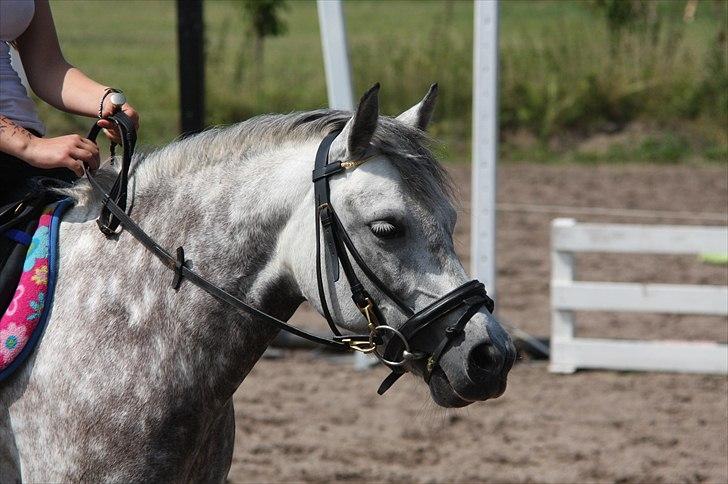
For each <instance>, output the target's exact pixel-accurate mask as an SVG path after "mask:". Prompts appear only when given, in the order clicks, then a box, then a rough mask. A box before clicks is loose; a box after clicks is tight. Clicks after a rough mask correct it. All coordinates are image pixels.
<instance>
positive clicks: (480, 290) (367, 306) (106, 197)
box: [84, 111, 494, 395]
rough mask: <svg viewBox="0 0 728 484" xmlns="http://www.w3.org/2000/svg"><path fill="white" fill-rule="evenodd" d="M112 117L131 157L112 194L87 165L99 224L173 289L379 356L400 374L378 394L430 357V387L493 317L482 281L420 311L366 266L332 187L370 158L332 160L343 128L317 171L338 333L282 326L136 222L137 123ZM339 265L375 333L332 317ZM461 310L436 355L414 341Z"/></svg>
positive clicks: (321, 233)
mask: <svg viewBox="0 0 728 484" xmlns="http://www.w3.org/2000/svg"><path fill="white" fill-rule="evenodd" d="M105 119H108V120H109V121H112V122H113V123H114V124H115V125H116V126H117V128H118V130H119V132H120V133H121V139H122V147H123V150H124V153H123V157H122V166H121V170H120V172H119V175H118V176H117V178H116V181H115V182H114V185H113V187H112V189H111V192H109V193H106V191H105V190H104V189H103V188H102V187H101V185H100V184H99V182H98V181H97V180H96V178H95V177H94V176H93V175H92V174H91V172H90V171H89V170H88V169H87V168H86V167H85V166H84V172H85V175H86V178H87V179H88V181H89V183H90V184H91V187H92V188H93V190H94V191H95V192H96V193H97V194H98V195H100V196H101V197H102V199H103V201H102V204H103V208H102V211H101V215H100V216H99V218H98V220H97V224H98V226H99V229H100V230H101V232H103V233H104V234H105V235H106V236H107V237H112V236H115V235H118V234H119V233H120V230H118V229H119V228H120V227H121V228H123V229H124V230H126V231H127V232H129V234H131V236H132V237H134V238H135V239H137V240H138V241H139V242H140V243H141V244H142V245H143V246H144V247H145V248H146V249H147V250H148V251H150V252H151V253H152V254H153V255H154V256H155V257H157V259H159V260H160V261H161V262H162V264H164V265H165V266H166V267H167V268H168V269H170V270H171V271H173V272H174V278H173V280H172V287H173V288H174V290H175V291H177V290H178V289H179V287H180V285H181V283H182V280H183V279H186V280H188V281H189V282H190V283H192V284H194V285H195V286H197V287H199V288H200V289H202V290H203V291H205V292H206V293H208V294H209V295H211V296H212V297H214V298H215V299H217V300H218V301H220V302H223V303H225V304H227V305H228V306H230V307H232V308H233V309H234V310H236V311H237V312H239V313H247V314H250V315H253V316H255V317H257V318H260V319H262V320H264V321H265V322H267V323H268V324H271V325H273V326H275V327H277V328H278V329H280V330H283V331H287V332H289V333H292V334H294V335H296V336H299V337H301V338H304V339H307V340H309V341H312V342H314V343H318V344H321V345H325V346H329V347H333V348H339V349H347V350H354V351H359V352H361V353H373V354H375V355H376V356H377V357H378V358H379V360H380V361H382V363H384V364H385V365H387V366H388V367H389V368H390V369H391V370H392V373H391V374H390V375H389V376H388V377H387V378H385V379H384V381H383V382H382V384H381V385H380V387H379V389H378V390H377V393H379V394H380V395H381V394H383V393H384V392H385V391H387V390H388V389H389V388H390V387H391V386H392V385H393V384H394V383H395V382H396V381H397V380H398V379H399V378H400V377H401V376H402V375H403V374H404V373H405V372H406V369H405V366H406V363H408V362H410V361H417V360H426V362H425V364H424V368H423V372H424V378H425V381H427V382H429V379H430V377H431V375H432V372H433V370H434V369H435V367H436V366H437V365H438V363H439V360H440V357H441V356H442V354H443V353H444V352H445V350H446V349H447V348H448V347H449V346H450V345H451V344H452V342H453V341H454V339H455V338H456V337H457V336H458V335H461V334H463V332H464V329H465V325H466V324H467V323H468V321H469V320H470V319H471V318H472V317H473V316H474V315H475V314H476V313H477V312H478V311H480V309H481V308H483V307H485V308H486V309H487V310H488V311H489V312H491V313H492V312H493V309H494V303H493V300H492V299H491V298H490V297H488V295H487V293H486V291H485V286H483V284H482V283H481V282H479V281H477V280H472V281H469V282H466V283H465V284H463V285H461V286H460V287H458V288H455V289H454V290H453V291H451V292H449V293H447V294H445V295H443V296H441V297H440V298H439V299H437V300H436V301H435V302H433V303H432V304H430V305H429V306H427V307H425V308H423V309H421V310H420V311H418V312H415V311H414V310H412V309H411V308H410V307H409V306H407V304H405V303H404V302H403V301H402V300H401V299H399V297H398V296H397V295H396V293H395V292H394V291H392V290H391V289H390V288H388V287H387V286H386V285H385V284H384V283H383V282H382V281H381V280H380V279H379V278H378V277H377V275H376V274H375V273H374V271H372V270H371V269H370V268H369V267H368V266H367V265H366V263H365V262H364V260H363V258H362V257H361V255H360V254H359V252H358V251H357V249H356V247H355V246H354V243H353V242H352V240H351V238H350V237H349V234H348V233H347V232H346V229H345V227H344V225H343V224H342V223H341V220H340V219H339V217H338V215H337V214H336V212H335V210H334V208H333V206H332V205H331V201H330V189H329V178H330V177H331V176H334V175H336V174H338V173H341V172H343V171H344V170H347V169H354V168H356V167H357V166H359V165H360V164H361V163H363V162H364V161H366V159H364V160H358V161H338V160H336V161H333V162H332V161H330V160H329V151H330V148H331V144H332V143H333V141H334V139H335V138H336V137H337V136H338V135H339V133H340V131H334V132H332V133H330V134H328V135H327V136H326V137H324V139H323V141H322V142H321V144H320V145H319V148H318V150H317V153H316V160H315V166H314V170H313V173H312V181H313V183H314V196H315V202H316V210H315V212H316V280H317V286H318V287H317V288H318V293H319V297H320V300H321V306H322V309H323V313H324V317H325V318H326V321H327V322H328V324H329V327H330V328H331V332H332V333H333V336H332V337H331V338H324V337H321V336H317V335H315V334H311V333H309V332H306V331H304V330H302V329H299V328H297V327H295V326H292V325H290V324H288V323H286V322H284V321H281V320H280V319H278V318H276V317H274V316H271V315H270V314H267V313H264V312H262V311H260V310H258V309H256V308H254V307H252V306H250V305H249V304H247V303H245V302H244V301H242V300H241V299H239V298H238V297H236V296H234V295H232V294H230V293H229V292H227V291H225V290H224V289H222V288H220V287H219V286H216V285H214V284H213V283H211V282H210V281H208V280H207V279H205V278H204V277H202V276H201V275H200V274H198V273H197V272H195V271H194V270H192V269H190V268H189V267H188V266H187V261H186V259H185V253H184V249H183V248H182V247H177V250H176V253H175V255H174V256H173V255H172V254H170V253H169V252H168V251H167V250H165V249H164V248H163V247H161V246H160V245H159V244H158V243H157V242H155V241H154V239H152V238H151V237H150V236H149V235H148V234H147V233H146V232H144V230H143V229H142V228H141V227H139V225H137V224H136V223H135V222H134V221H133V220H132V219H131V218H130V217H129V215H128V214H127V213H126V202H127V185H128V181H129V176H128V172H129V167H130V166H131V159H132V156H133V154H134V148H135V145H136V132H135V130H134V126H133V123H132V121H131V119H129V117H128V116H126V114H124V113H123V112H121V111H118V112H116V113H115V114H113V115H111V116H109V117H107V118H105ZM100 129H101V128H100V127H99V126H98V125H97V124H96V123H94V125H93V127H92V128H91V131H90V132H89V135H88V136H87V138H88V139H89V140H91V141H94V142H95V141H96V137H97V136H98V133H99V131H100ZM113 149H114V144H112V156H113V154H114V152H113ZM321 252H324V254H323V260H324V261H325V268H324V267H322V254H321ZM349 255H351V258H352V259H353V260H354V262H355V263H356V265H357V266H358V267H359V269H360V270H361V271H362V272H363V273H364V275H365V276H366V277H367V279H369V281H370V282H371V283H372V284H373V285H374V286H375V287H376V288H377V289H378V290H380V291H381V292H382V293H383V294H384V295H385V296H387V298H389V299H390V300H391V301H392V302H393V303H394V304H395V306H396V307H397V308H398V309H399V311H401V312H402V314H404V315H406V316H407V318H408V319H407V320H406V321H405V323H404V324H403V325H402V326H401V327H400V328H399V329H395V328H393V327H392V326H389V325H388V324H387V321H386V319H385V317H384V314H383V313H382V311H381V310H380V308H379V306H378V304H377V303H376V301H375V300H374V298H372V296H371V295H370V294H369V292H368V291H367V290H366V288H365V287H364V285H363V284H362V282H361V280H360V279H359V277H358V276H357V274H356V271H355V270H354V266H353V264H352V261H351V259H349ZM339 265H341V268H342V269H343V271H344V276H345V278H346V280H347V282H348V284H349V288H350V290H351V298H352V300H353V301H354V304H355V305H356V307H357V308H358V309H359V311H360V312H361V314H362V315H363V316H364V317H365V318H366V320H367V326H368V330H369V333H368V334H358V335H357V334H342V333H341V332H340V331H339V329H338V327H337V326H336V323H335V322H334V320H333V317H332V316H331V312H330V310H329V307H328V303H327V300H326V295H325V291H324V287H325V285H324V278H323V273H324V270H325V271H326V274H327V278H328V280H329V281H332V282H334V283H335V282H337V281H338V280H339V277H340V272H339ZM461 309H462V310H463V312H462V313H461V314H460V317H459V318H458V319H457V321H456V322H455V323H454V324H451V325H450V326H448V327H447V328H445V330H444V334H443V335H442V338H441V339H440V342H439V344H438V345H437V347H436V349H435V350H434V351H432V352H425V351H417V350H416V349H414V348H413V346H412V344H411V342H412V341H413V340H415V339H416V338H417V337H418V336H420V335H421V334H423V333H424V332H425V331H426V330H428V329H431V325H432V323H434V322H436V321H438V320H440V319H442V318H443V317H445V316H447V315H449V314H450V313H452V312H455V311H457V310H461ZM380 347H383V351H380V350H379V348H380Z"/></svg>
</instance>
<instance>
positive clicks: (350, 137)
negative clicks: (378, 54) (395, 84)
mask: <svg viewBox="0 0 728 484" xmlns="http://www.w3.org/2000/svg"><path fill="white" fill-rule="evenodd" d="M378 120H379V83H376V84H374V85H373V86H372V87H371V88H369V90H368V91H367V92H365V93H364V95H363V96H362V97H361V99H360V100H359V106H357V108H356V111H355V112H354V115H353V116H352V117H351V119H350V120H349V121H348V122H347V123H346V125H345V126H344V129H343V130H342V131H341V134H340V135H339V136H338V138H337V140H336V142H337V144H339V143H340V142H339V140H341V142H343V141H344V140H345V141H346V148H345V149H346V156H345V159H357V158H363V157H364V156H365V155H366V153H367V152H368V151H369V143H370V142H371V140H372V136H374V131H375V130H376V129H377V121H378ZM337 148H342V147H341V146H340V145H339V146H337ZM332 149H334V147H333V146H332Z"/></svg>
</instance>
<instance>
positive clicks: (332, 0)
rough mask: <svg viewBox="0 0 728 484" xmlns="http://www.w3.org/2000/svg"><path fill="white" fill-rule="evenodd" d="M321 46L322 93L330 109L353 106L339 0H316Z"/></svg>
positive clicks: (349, 108)
mask: <svg viewBox="0 0 728 484" xmlns="http://www.w3.org/2000/svg"><path fill="white" fill-rule="evenodd" d="M317 7H318V17H319V29H320V30H321V46H322V47H323V52H324V69H325V71H326V93H327V94H328V97H329V107H330V108H332V109H344V110H348V111H351V110H353V109H354V98H353V96H352V93H351V68H350V67H349V48H348V44H347V42H346V23H345V22H344V12H343V10H342V9H341V1H340V0H317Z"/></svg>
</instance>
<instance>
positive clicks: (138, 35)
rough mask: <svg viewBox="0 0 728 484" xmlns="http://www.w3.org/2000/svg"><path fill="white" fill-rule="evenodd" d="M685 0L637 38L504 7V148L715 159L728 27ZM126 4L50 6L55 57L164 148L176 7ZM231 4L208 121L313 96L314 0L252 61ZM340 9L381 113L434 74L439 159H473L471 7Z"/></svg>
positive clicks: (353, 4)
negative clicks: (686, 8)
mask: <svg viewBox="0 0 728 484" xmlns="http://www.w3.org/2000/svg"><path fill="white" fill-rule="evenodd" d="M683 3H684V2H662V3H661V4H660V10H661V13H663V14H664V18H665V21H664V22H663V24H662V28H661V29H660V30H659V32H658V35H657V37H656V40H655V41H654V42H653V41H647V40H646V37H645V35H643V34H641V33H639V32H628V33H627V34H625V35H624V36H623V37H622V38H621V39H619V41H618V42H615V41H614V39H613V38H612V37H610V33H609V31H608V29H607V26H606V22H605V21H604V19H603V15H602V14H601V13H600V12H598V11H596V10H595V9H593V8H592V7H591V6H590V5H591V4H590V3H588V2H577V1H538V0H516V1H503V2H502V3H501V25H500V31H501V37H500V52H501V81H500V107H501V109H500V124H501V128H502V130H503V138H504V140H505V142H504V143H503V146H502V149H501V152H502V155H503V158H504V159H527V160H533V159H536V160H543V161H550V160H554V159H571V160H573V161H582V162H592V161H595V160H600V161H601V160H604V161H625V160H628V161H643V160H658V161H665V162H679V161H683V160H686V159H692V158H695V157H698V158H705V159H709V160H718V161H725V160H726V156H725V155H726V151H727V149H726V146H728V140H727V139H726V134H725V133H726V130H728V97H727V96H728V94H726V93H727V92H728V80H726V79H728V72H726V69H727V68H726V65H725V62H724V59H725V56H726V54H728V52H726V50H725V46H724V44H723V45H717V46H716V44H715V39H716V35H717V32H718V30H719V29H720V28H724V29H725V28H726V26H725V22H726V15H728V3H720V2H718V3H712V2H700V4H699V6H698V12H697V17H696V20H695V22H693V23H691V24H684V23H683V22H682V20H681V9H682V7H683ZM123 5H124V7H123V8H115V7H110V6H109V3H108V2H101V1H91V0H84V1H80V0H55V1H54V0H52V8H53V13H54V16H55V19H56V24H57V28H58V31H59V36H60V38H61V42H62V46H63V49H64V52H65V54H66V56H67V58H68V59H69V60H70V61H71V62H72V63H74V64H75V65H77V66H79V67H81V68H82V69H84V70H85V71H86V72H87V73H89V74H90V75H91V76H92V77H94V78H96V79H98V80H99V81H100V82H103V83H106V84H109V85H113V86H117V87H120V88H122V89H124V90H125V92H126V93H127V95H128V97H129V99H130V100H131V101H132V102H133V103H134V105H135V106H136V107H137V108H138V109H139V111H140V113H141V116H142V130H141V134H140V138H141V141H140V142H141V143H143V144H148V145H160V144H164V143H167V142H169V141H171V140H172V139H174V137H175V136H176V135H177V133H178V128H179V120H178V117H179V116H178V104H177V89H178V81H177V54H176V15H175V3H174V2H170V1H154V0H145V1H126V2H124V4H123ZM240 11H241V9H240V7H239V5H237V4H236V2H234V1H230V0H207V1H206V2H205V23H206V30H207V38H206V50H207V55H208V57H207V63H206V77H207V123H208V124H220V123H231V122H235V121H239V120H242V119H245V118H248V117H250V116H252V115H255V114H259V113H263V112H288V111H292V110H305V109H313V108H317V107H321V106H324V105H325V104H326V88H325V79H324V72H323V60H322V54H321V46H320V38H319V31H318V18H317V15H316V9H315V3H314V2H312V1H303V0H300V1H290V2H289V5H288V8H287V10H286V11H285V13H284V17H285V20H286V23H287V25H288V30H287V32H286V34H285V35H283V36H281V37H278V38H273V39H270V40H269V41H268V42H267V43H266V48H265V49H266V50H265V56H264V62H263V64H262V65H261V66H259V67H256V66H254V65H252V62H251V59H250V51H249V47H248V45H247V44H246V39H245V35H244V32H245V27H244V23H243V19H242V15H241V13H240ZM345 12H346V21H347V28H348V34H349V44H350V53H351V60H352V69H353V73H354V81H355V94H359V93H361V92H363V91H364V90H365V89H366V88H367V87H369V86H370V85H371V84H373V83H374V82H377V81H379V82H381V83H382V93H381V97H382V112H383V113H385V114H390V115H396V114H398V113H399V112H401V111H403V110H404V109H406V108H408V107H409V106H411V105H412V104H413V103H415V102H416V101H417V100H418V99H419V98H420V97H421V96H422V95H423V94H424V93H425V92H426V90H427V87H428V86H429V84H430V83H431V82H434V81H438V82H439V83H440V87H441V99H440V102H439V104H438V109H437V113H436V120H435V123H434V125H433V127H432V134H433V135H434V136H435V137H436V138H438V139H440V140H441V141H442V142H443V146H444V152H445V153H444V155H445V157H447V158H454V159H467V158H469V143H470V129H471V127H470V115H471V104H472V100H471V89H472V35H473V34H472V23H473V18H472V15H473V11H472V1H470V0H467V1H453V2H442V1H434V0H430V1H417V2H415V1H372V0H367V1H347V2H346V3H345ZM721 62H722V63H721ZM238 71H240V72H238ZM238 77H240V79H238ZM258 78H259V79H262V80H263V81H262V82H256V81H255V79H258ZM41 111H42V116H43V118H44V119H45V120H46V121H47V124H48V126H49V128H50V134H60V133H64V132H68V131H76V132H82V131H83V130H85V129H86V127H87V126H86V125H87V124H88V120H79V119H78V118H74V117H72V116H67V115H63V114H60V113H57V112H55V111H53V110H52V109H50V108H47V107H44V108H43V109H42V110H41ZM634 122H639V123H646V124H649V125H651V126H654V127H655V129H653V130H652V131H651V132H650V133H649V134H648V135H647V136H646V137H645V138H644V139H643V140H640V141H639V142H637V143H626V144H622V145H615V146H614V147H613V148H610V150H607V151H606V152H604V151H602V152H599V153H591V154H590V153H588V152H587V153H584V152H582V151H578V152H577V150H575V148H574V144H573V143H570V142H569V141H568V140H572V139H573V140H578V139H581V138H584V137H588V136H591V135H592V134H594V133H601V132H604V131H614V130H620V129H622V128H623V127H625V126H629V125H630V123H634ZM522 131H523V132H527V133H529V136H530V137H531V138H533V139H534V140H535V141H534V142H533V143H529V144H528V145H525V146H524V145H520V144H517V143H515V144H514V143H513V142H511V141H509V140H512V139H513V137H512V136H509V133H514V132H522ZM554 140H561V142H558V143H555V142H554ZM564 140H566V141H564ZM554 146H558V148H554Z"/></svg>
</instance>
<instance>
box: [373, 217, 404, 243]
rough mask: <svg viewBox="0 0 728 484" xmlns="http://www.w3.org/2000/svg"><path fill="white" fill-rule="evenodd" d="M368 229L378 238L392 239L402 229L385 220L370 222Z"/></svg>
mask: <svg viewBox="0 0 728 484" xmlns="http://www.w3.org/2000/svg"><path fill="white" fill-rule="evenodd" d="M369 229H370V230H371V231H372V233H373V234H374V235H375V236H376V237H379V238H380V239H394V238H396V237H399V236H400V235H401V233H402V230H401V229H400V228H399V227H398V226H396V225H395V224H393V223H391V222H388V221H386V220H378V221H376V222H372V223H371V224H370V225H369Z"/></svg>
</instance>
